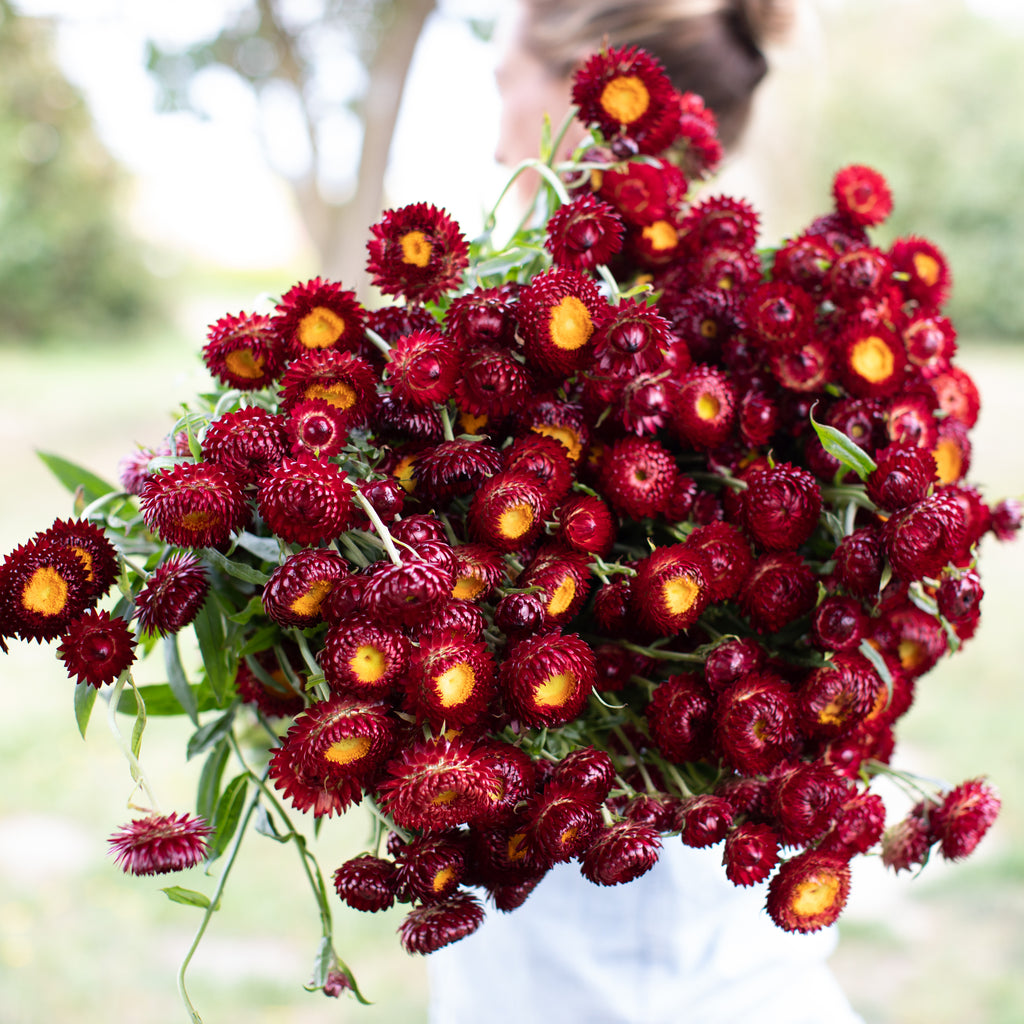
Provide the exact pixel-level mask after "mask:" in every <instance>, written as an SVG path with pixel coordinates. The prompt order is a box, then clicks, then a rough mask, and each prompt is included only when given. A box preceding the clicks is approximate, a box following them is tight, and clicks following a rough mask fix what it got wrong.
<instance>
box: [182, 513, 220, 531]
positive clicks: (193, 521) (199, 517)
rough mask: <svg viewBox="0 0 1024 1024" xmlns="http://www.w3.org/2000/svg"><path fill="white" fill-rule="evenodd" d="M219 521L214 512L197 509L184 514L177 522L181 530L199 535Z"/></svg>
mask: <svg viewBox="0 0 1024 1024" xmlns="http://www.w3.org/2000/svg"><path fill="white" fill-rule="evenodd" d="M219 521H220V517H219V516H218V515H217V513H216V512H211V511H209V510H203V509H198V510H196V511H195V512H186V513H185V514H184V515H183V516H182V517H181V518H180V519H179V520H178V526H180V527H181V528H182V529H183V530H189V531H191V532H192V533H201V532H202V531H203V530H205V529H206V528H207V527H210V526H213V525H214V524H215V523H218V522H219Z"/></svg>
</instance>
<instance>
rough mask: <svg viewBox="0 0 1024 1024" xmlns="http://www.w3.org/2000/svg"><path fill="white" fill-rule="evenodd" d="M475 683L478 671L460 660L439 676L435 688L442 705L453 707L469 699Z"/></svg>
mask: <svg viewBox="0 0 1024 1024" xmlns="http://www.w3.org/2000/svg"><path fill="white" fill-rule="evenodd" d="M475 683H476V673H475V672H474V671H473V668H472V666H470V665H467V664H466V663H465V662H464V661H460V662H459V663H458V664H456V665H452V667H451V668H450V669H448V670H447V671H446V672H442V673H441V675H439V676H438V677H437V679H436V680H435V682H434V689H435V690H436V691H437V695H438V697H439V698H440V700H441V706H442V707H446V708H452V707H458V705H459V704H464V703H465V702H466V701H467V700H469V698H470V695H471V694H472V693H473V686H474V685H475Z"/></svg>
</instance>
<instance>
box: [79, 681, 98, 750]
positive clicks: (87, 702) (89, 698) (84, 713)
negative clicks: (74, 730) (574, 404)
mask: <svg viewBox="0 0 1024 1024" xmlns="http://www.w3.org/2000/svg"><path fill="white" fill-rule="evenodd" d="M96 693H97V690H96V687H95V686H90V685H89V684H88V683H76V684H75V722H77V723H78V731H79V733H80V734H81V736H82V739H83V740H84V739H85V728H86V726H87V725H88V724H89V716H90V715H91V714H92V706H93V704H95V703H96Z"/></svg>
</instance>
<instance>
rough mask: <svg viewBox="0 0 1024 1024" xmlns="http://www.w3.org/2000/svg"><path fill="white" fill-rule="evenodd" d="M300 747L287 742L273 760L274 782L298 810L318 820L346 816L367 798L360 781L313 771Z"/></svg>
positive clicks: (332, 773)
mask: <svg viewBox="0 0 1024 1024" xmlns="http://www.w3.org/2000/svg"><path fill="white" fill-rule="evenodd" d="M302 755H303V750H302V748H301V747H300V746H299V745H297V744H289V743H287V742H285V743H284V744H283V745H282V746H280V747H278V748H277V749H276V750H275V751H274V752H273V754H271V757H270V769H269V772H270V778H271V779H273V780H274V788H275V789H279V790H281V792H282V793H283V794H284V795H285V797H286V798H287V799H288V800H290V801H291V802H292V805H293V806H294V807H295V809H296V810H298V811H301V812H302V813H305V812H306V811H312V813H313V817H314V818H320V817H323V816H325V815H326V816H327V817H328V818H329V817H332V816H333V815H335V814H344V813H345V811H346V810H348V808H349V807H351V806H352V805H353V804H357V803H359V802H360V801H361V800H362V798H363V787H362V782H361V779H360V777H358V776H356V775H343V774H339V773H337V772H326V771H322V770H319V769H318V768H317V767H316V766H313V767H310V766H309V765H308V764H306V763H305V761H304V759H303V756H302Z"/></svg>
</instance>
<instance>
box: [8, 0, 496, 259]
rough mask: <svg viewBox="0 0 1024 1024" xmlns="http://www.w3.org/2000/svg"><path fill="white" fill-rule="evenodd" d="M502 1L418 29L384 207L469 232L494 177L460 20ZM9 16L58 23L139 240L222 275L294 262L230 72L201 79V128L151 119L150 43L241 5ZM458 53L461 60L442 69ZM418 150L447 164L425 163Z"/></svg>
mask: <svg viewBox="0 0 1024 1024" xmlns="http://www.w3.org/2000/svg"><path fill="white" fill-rule="evenodd" d="M298 2H299V3H300V4H301V2H302V0H298ZM498 3H499V0H473V2H472V3H471V2H469V0H442V3H441V4H440V6H441V11H439V12H437V13H435V15H434V16H432V18H431V19H430V21H429V22H428V26H427V30H426V32H425V34H424V37H423V39H422V40H421V44H420V47H419V49H418V51H417V56H416V59H415V61H414V63H413V67H412V68H411V71H410V78H409V82H408V86H407V89H406V93H405V99H404V105H403V108H402V113H401V117H400V120H399V125H398V130H397V133H396V138H395V142H394V149H393V151H392V156H393V159H392V165H391V168H392V169H391V170H390V171H389V174H388V177H387V182H386V184H387V188H388V193H389V202H390V203H392V204H393V205H401V204H405V203H410V202H420V201H423V202H432V203H435V204H436V205H438V206H443V207H445V208H446V209H448V211H449V212H450V213H451V214H452V215H453V216H454V217H455V218H456V219H457V220H459V221H460V222H461V223H462V224H463V225H464V227H465V228H466V229H467V230H474V229H475V228H476V227H478V226H479V222H480V211H481V209H482V208H483V205H484V204H485V203H486V202H487V201H488V200H493V198H495V197H496V196H497V194H498V191H499V190H500V187H501V184H502V183H503V181H504V178H503V175H502V173H501V172H500V170H499V169H498V168H496V167H495V165H494V163H493V160H492V159H491V154H492V153H493V151H494V142H495V139H494V117H493V114H494V111H495V110H496V107H497V91H496V89H495V86H494V81H493V68H494V56H493V53H492V50H491V48H490V47H489V46H488V45H487V44H485V43H483V42H481V41H480V40H479V39H476V38H475V37H474V36H473V35H472V33H471V32H470V31H469V29H468V27H467V26H466V25H465V23H464V22H463V21H461V20H460V17H459V15H467V14H472V15H473V16H474V17H487V16H489V15H490V14H492V13H493V12H494V11H496V10H497V5H498ZM18 6H19V8H20V9H21V10H22V11H24V13H26V14H37V15H50V16H58V17H59V18H60V19H61V21H60V31H59V34H58V56H59V59H60V61H61V64H62V66H63V67H64V69H65V72H66V73H67V74H68V75H69V77H70V78H71V79H72V80H73V81H74V82H75V84H76V85H78V86H79V87H80V88H81V89H82V90H83V91H84V93H85V95H86V98H87V100H88V102H89V104H90V107H91V109H92V112H93V116H94V118H95V120H96V123H97V126H98V128H99V131H100V133H101V135H102V137H103V139H104V141H105V143H106V144H107V146H108V147H109V148H110V149H111V151H112V152H113V153H114V155H115V156H116V157H117V158H118V159H119V160H121V161H122V162H123V163H124V164H125V165H127V166H128V167H129V168H130V169H131V170H132V171H133V172H135V175H136V179H137V195H136V199H135V203H134V211H135V213H136V217H137V220H138V222H139V224H140V226H141V228H142V229H143V230H144V231H145V232H146V233H147V234H148V235H151V236H152V237H154V238H158V239H162V240H165V241H169V242H171V243H173V244H174V245H176V246H178V247H181V248H184V249H186V250H189V251H193V252H199V253H201V254H202V255H203V256H204V257H206V258H208V259H211V260H213V261H215V262H219V263H224V264H227V265H232V266H242V267H244V266H254V267H258V266H268V265H280V264H282V263H287V262H289V261H293V260H295V259H297V258H298V257H299V256H300V255H301V254H302V252H303V245H304V241H303V235H302V232H301V230H300V229H299V228H298V226H297V224H296V221H295V218H294V216H293V212H292V206H291V199H290V196H289V193H288V191H287V188H286V187H285V186H284V185H283V184H282V182H281V181H280V179H279V178H277V177H276V176H275V175H273V174H272V173H270V171H269V170H268V169H267V165H266V162H265V159H264V156H263V152H262V150H261V147H260V142H259V136H258V133H257V130H256V110H255V105H254V104H253V103H252V101H251V99H250V97H249V95H248V93H247V90H245V89H244V88H243V87H241V86H240V85H239V84H238V83H237V81H236V80H234V79H233V78H232V76H230V75H228V74H224V75H223V76H217V75H209V76H207V77H206V78H205V79H204V81H203V83H202V90H201V97H202V101H203V103H204V104H205V106H206V107H207V108H208V109H209V111H210V112H211V118H210V119H209V120H207V121H201V120H199V119H198V118H196V117H193V116H191V115H187V114H156V113H155V112H154V96H155V89H154V86H153V84H152V82H151V80H150V78H149V76H148V75H147V74H146V71H145V68H144V54H145V40H146V38H147V36H149V37H152V38H154V39H156V40H157V41H158V42H160V43H162V44H165V45H172V44H175V43H187V42H189V41H192V40H195V39H197V38H200V37H201V36H202V35H203V34H204V33H208V32H212V31H214V30H216V28H217V27H218V26H219V25H220V24H221V22H222V20H223V17H224V12H225V11H231V10H233V9H235V8H237V7H238V6H240V0H174V2H173V3H150V2H146V3H139V2H138V0H20V3H19V4H18ZM455 52H457V53H458V60H452V59H451V55H452V53H455ZM467 83H472V86H471V87H467ZM276 115H277V122H276V123H275V124H274V126H273V128H272V131H271V134H272V135H273V137H274V139H275V140H276V141H277V142H278V143H279V144H280V145H281V147H282V150H283V152H285V153H286V154H287V152H288V148H289V145H290V144H291V141H292V136H293V135H294V129H293V128H292V125H293V124H294V120H293V118H292V111H291V110H289V109H285V108H284V107H283V106H282V107H281V108H280V109H278V110H277V111H276ZM346 127H347V126H346V124H345V122H344V120H343V119H342V118H339V122H338V125H337V131H336V132H335V133H334V136H333V137H334V139H335V145H336V147H337V156H336V163H337V165H338V166H342V165H343V164H344V163H346V161H347V156H348V153H349V152H351V151H352V149H353V144H354V142H355V140H354V139H352V137H351V136H349V135H347V133H346ZM440 139H444V140H445V141H444V145H439V140H440ZM293 149H296V150H297V147H293ZM425 153H434V154H438V153H443V154H444V155H445V159H444V160H443V161H442V160H440V159H434V160H425V159H424V154H425Z"/></svg>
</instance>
